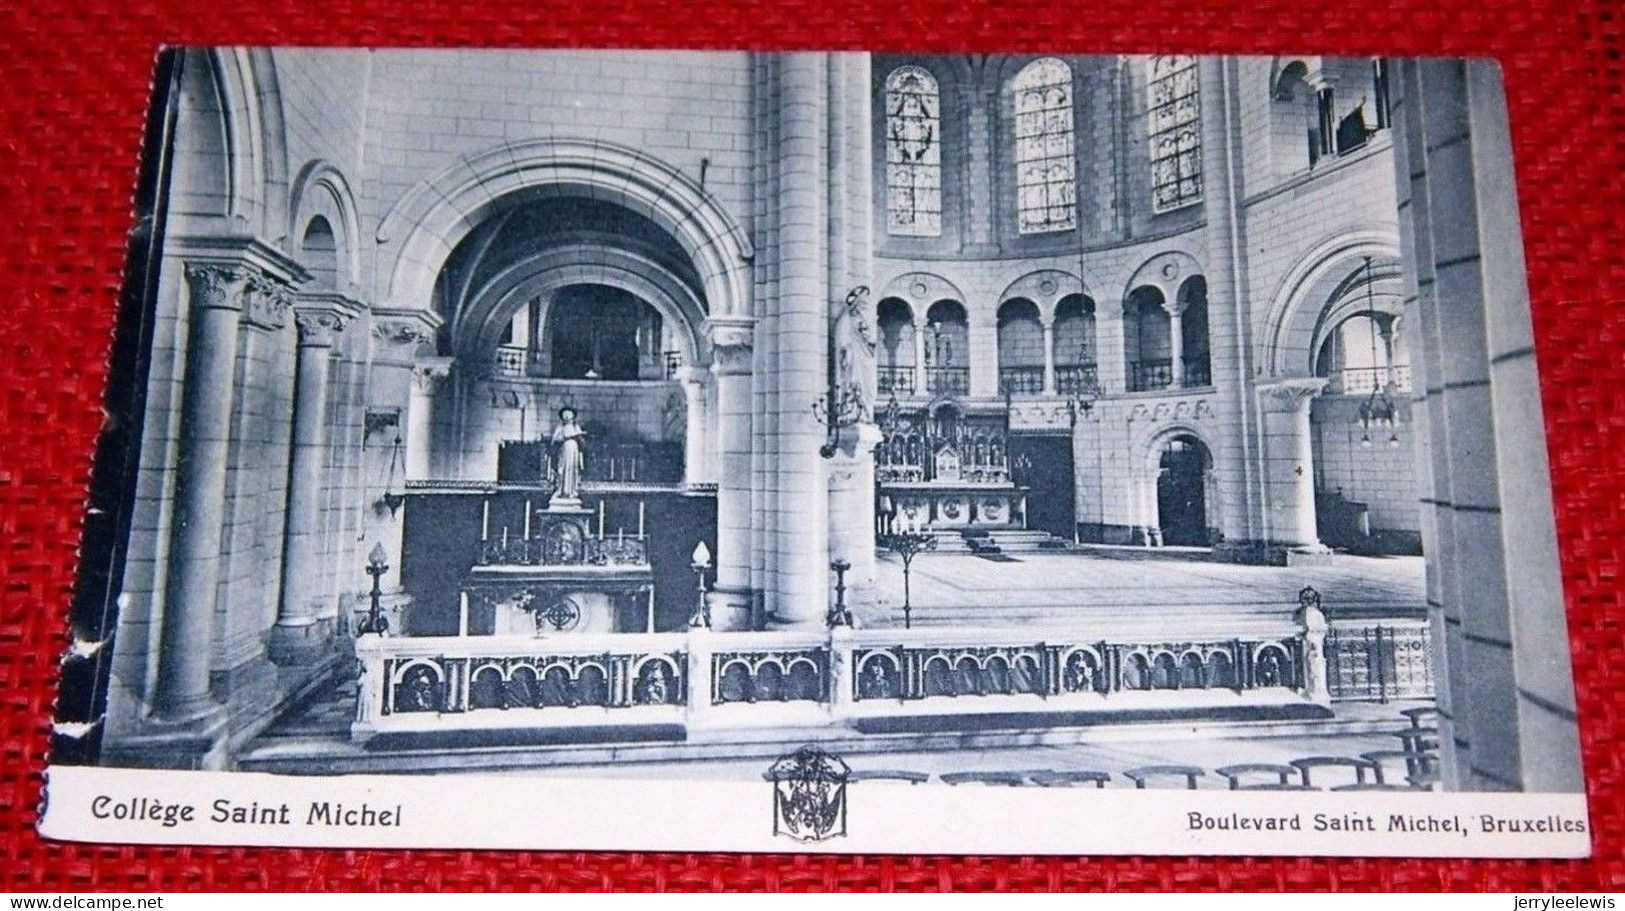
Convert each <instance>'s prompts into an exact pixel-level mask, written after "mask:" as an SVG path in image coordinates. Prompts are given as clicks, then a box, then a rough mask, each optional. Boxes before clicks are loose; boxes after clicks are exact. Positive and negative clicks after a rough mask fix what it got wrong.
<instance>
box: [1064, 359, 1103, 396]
mask: <svg viewBox="0 0 1625 911" xmlns="http://www.w3.org/2000/svg"><path fill="white" fill-rule="evenodd" d="M1055 389H1056V391H1057V392H1059V393H1060V394H1062V395H1078V394H1079V393H1085V392H1088V393H1094V394H1096V395H1099V394H1100V371H1099V370H1098V369H1097V368H1096V367H1095V365H1094V364H1069V365H1066V366H1059V367H1056V368H1055Z"/></svg>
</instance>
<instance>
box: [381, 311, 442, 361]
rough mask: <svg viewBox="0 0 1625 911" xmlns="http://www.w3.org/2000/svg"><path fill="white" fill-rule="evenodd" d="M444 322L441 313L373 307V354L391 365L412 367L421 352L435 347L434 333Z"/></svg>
mask: <svg viewBox="0 0 1625 911" xmlns="http://www.w3.org/2000/svg"><path fill="white" fill-rule="evenodd" d="M442 322H444V320H443V319H442V318H441V317H440V315H439V314H438V313H434V312H432V311H428V310H413V309H398V308H394V307H374V308H373V309H372V337H373V338H374V339H375V340H376V342H377V344H376V345H375V346H374V351H376V352H377V354H378V355H379V356H380V357H381V358H382V359H384V360H387V361H389V362H391V363H399V364H412V363H413V362H414V360H415V358H416V355H417V353H418V349H419V348H421V347H423V346H424V345H430V346H432V345H433V344H434V338H435V331H436V330H438V329H439V328H440V325H441V323H442Z"/></svg>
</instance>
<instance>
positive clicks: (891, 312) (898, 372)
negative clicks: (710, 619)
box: [875, 297, 916, 396]
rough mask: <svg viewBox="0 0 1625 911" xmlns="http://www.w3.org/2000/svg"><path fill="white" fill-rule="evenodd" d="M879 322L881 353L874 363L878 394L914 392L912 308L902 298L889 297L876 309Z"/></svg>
mask: <svg viewBox="0 0 1625 911" xmlns="http://www.w3.org/2000/svg"><path fill="white" fill-rule="evenodd" d="M875 315H876V321H877V322H879V323H880V356H879V357H878V358H877V359H876V360H877V361H878V363H877V364H876V365H875V366H876V369H877V370H878V371H879V374H878V383H879V385H878V387H877V388H878V389H879V391H880V394H881V395H883V396H884V395H893V394H895V395H913V394H914V392H915V385H916V384H915V382H914V346H915V344H916V341H915V338H914V311H912V310H910V309H909V306H908V304H907V303H906V302H905V301H902V300H899V299H898V298H895V297H888V298H886V299H885V300H883V301H881V302H880V305H879V306H878V307H877V308H876V309H875Z"/></svg>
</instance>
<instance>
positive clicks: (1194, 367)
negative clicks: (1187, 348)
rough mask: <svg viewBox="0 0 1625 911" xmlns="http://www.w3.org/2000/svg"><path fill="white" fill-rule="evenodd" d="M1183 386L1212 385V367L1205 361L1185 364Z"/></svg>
mask: <svg viewBox="0 0 1625 911" xmlns="http://www.w3.org/2000/svg"><path fill="white" fill-rule="evenodd" d="M1184 385H1185V386H1211V385H1213V367H1212V365H1211V364H1209V363H1208V362H1207V361H1206V360H1200V361H1186V362H1185V382H1184Z"/></svg>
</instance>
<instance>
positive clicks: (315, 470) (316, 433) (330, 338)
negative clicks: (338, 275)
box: [270, 304, 353, 664]
mask: <svg viewBox="0 0 1625 911" xmlns="http://www.w3.org/2000/svg"><path fill="white" fill-rule="evenodd" d="M352 316H353V314H352V313H351V312H350V311H348V310H344V309H340V308H338V307H334V306H330V305H307V304H300V305H298V306H296V307H295V310H294V320H295V322H296V323H297V324H298V327H299V353H298V366H297V368H296V373H295V375H294V387H293V437H292V442H291V446H292V450H291V456H290V458H289V468H288V512H287V515H288V520H287V526H286V530H285V533H284V535H283V561H282V599H281V601H280V603H279V604H278V607H277V618H276V626H274V627H273V628H272V630H271V641H270V655H271V660H272V661H275V662H276V663H278V664H304V663H309V662H311V661H313V660H315V658H316V657H317V656H318V655H319V654H320V653H321V649H322V645H323V644H324V643H325V642H326V640H327V638H328V636H329V635H330V634H331V633H332V629H331V628H330V627H329V626H327V625H326V624H324V623H319V622H318V619H319V617H320V615H321V614H322V613H323V611H322V608H323V607H324V606H325V605H323V604H322V600H323V598H324V597H325V595H326V593H325V592H324V591H323V590H322V584H321V580H322V572H321V567H322V515H321V513H322V491H323V488H324V486H325V481H326V478H325V477H324V475H325V472H324V470H323V469H324V467H325V464H326V461H327V387H328V368H329V365H331V363H332V359H331V357H330V355H331V354H332V349H333V345H334V344H335V343H336V342H337V341H338V338H339V334H340V333H342V332H343V331H344V327H345V325H346V324H347V323H348V322H349V321H350V319H351V318H352Z"/></svg>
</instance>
